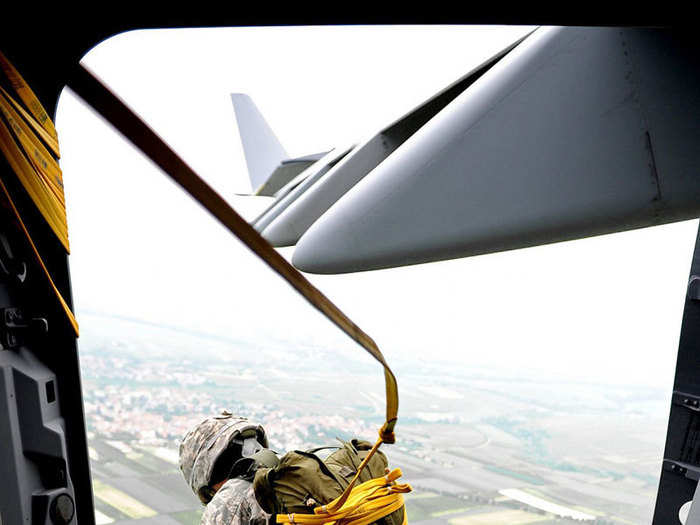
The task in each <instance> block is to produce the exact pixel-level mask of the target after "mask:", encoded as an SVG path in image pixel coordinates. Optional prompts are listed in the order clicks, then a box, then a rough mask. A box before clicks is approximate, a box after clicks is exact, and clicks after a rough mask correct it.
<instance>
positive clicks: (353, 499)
mask: <svg viewBox="0 0 700 525" xmlns="http://www.w3.org/2000/svg"><path fill="white" fill-rule="evenodd" d="M400 477H401V469H398V468H397V469H394V470H392V471H391V472H389V473H388V474H387V475H386V476H383V477H381V478H374V479H371V480H369V481H365V482H364V483H362V484H360V485H358V486H357V487H355V488H353V489H352V491H351V492H350V495H349V497H348V498H347V500H346V501H345V502H344V503H343V504H342V505H340V506H338V505H337V502H338V501H339V500H340V498H337V499H335V500H333V501H332V502H331V503H329V504H328V505H327V507H330V506H334V507H337V510H335V511H333V512H327V511H326V510H325V509H326V507H323V506H322V507H317V508H316V509H314V513H313V514H298V513H296V514H278V515H277V523H288V524H298V525H323V524H325V523H335V522H340V523H342V524H343V525H367V524H368V523H372V522H374V521H377V520H379V519H381V518H383V517H384V516H388V515H389V514H391V513H392V512H394V511H395V510H398V509H400V508H401V507H402V506H403V505H404V500H403V494H405V493H407V492H411V490H412V489H411V486H410V485H409V484H407V483H402V484H397V483H396V480H397V479H398V478H400ZM403 523H404V524H405V523H406V509H405V508H404V515H403Z"/></svg>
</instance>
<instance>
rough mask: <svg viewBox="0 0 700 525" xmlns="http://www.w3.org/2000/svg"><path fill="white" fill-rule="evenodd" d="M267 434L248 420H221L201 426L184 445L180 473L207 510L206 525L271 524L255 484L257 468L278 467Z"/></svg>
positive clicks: (223, 416) (228, 417)
mask: <svg viewBox="0 0 700 525" xmlns="http://www.w3.org/2000/svg"><path fill="white" fill-rule="evenodd" d="M267 447H268V441H267V436H266V435H265V429H263V427H262V426H260V425H255V424H253V423H251V422H250V421H248V420H247V419H246V418H241V417H234V416H232V414H231V413H230V412H227V411H224V412H222V413H221V415H218V416H215V417H210V418H207V419H205V420H204V421H202V422H200V423H199V424H198V425H197V426H196V427H194V428H193V429H192V430H190V431H189V432H188V433H187V435H185V437H184V439H183V440H182V443H181V444H180V470H181V471H182V474H183V475H184V476H185V481H187V483H188V484H189V486H190V488H191V489H192V491H193V492H194V493H195V494H196V495H197V497H198V498H199V500H200V501H201V502H202V504H204V505H206V509H205V510H204V514H203V515H202V522H201V523H202V525H224V524H226V525H229V524H234V525H266V523H267V520H268V517H269V515H268V514H267V513H265V511H263V510H262V509H261V508H260V505H258V502H257V501H256V499H255V494H254V492H253V484H252V483H251V479H252V475H253V474H254V472H255V468H256V467H257V466H261V465H262V466H267V467H274V466H275V465H276V464H277V462H278V461H279V460H278V459H277V456H276V455H275V454H274V452H272V451H270V450H268V449H267Z"/></svg>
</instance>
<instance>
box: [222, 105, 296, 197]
mask: <svg viewBox="0 0 700 525" xmlns="http://www.w3.org/2000/svg"><path fill="white" fill-rule="evenodd" d="M231 101H232V102H233V109H234V113H235V114H236V122H237V123H238V133H239V135H240V137H241V144H242V145H243V153H244V154H245V160H246V164H247V165H248V177H249V179H250V183H251V185H252V189H253V192H255V190H257V189H258V188H259V187H260V186H262V185H263V184H264V183H265V181H266V180H267V179H268V177H269V176H270V175H271V174H272V172H273V171H274V169H275V168H276V167H277V166H279V164H280V162H282V161H283V160H285V159H286V158H287V157H288V155H287V152H286V151H285V150H284V148H283V147H282V144H280V141H279V140H278V139H277V137H276V136H275V134H274V132H273V131H272V129H271V128H270V125H269V124H268V123H267V122H266V121H265V118H264V117H263V116H262V114H261V113H260V110H259V109H258V108H257V106H256V105H255V103H254V102H253V99H251V98H250V97H249V96H248V95H245V94H243V93H231Z"/></svg>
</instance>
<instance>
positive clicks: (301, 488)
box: [253, 439, 410, 525]
mask: <svg viewBox="0 0 700 525" xmlns="http://www.w3.org/2000/svg"><path fill="white" fill-rule="evenodd" d="M324 448H326V447H324ZM331 448H336V447H331ZM337 448H338V450H336V451H335V452H333V453H331V454H330V455H329V456H328V457H327V458H325V459H321V458H320V457H319V456H318V455H316V454H315V452H317V451H319V450H321V449H313V450H310V451H300V450H295V451H292V452H288V453H287V454H285V455H284V456H282V458H281V459H280V463H279V465H277V466H276V467H274V468H259V469H258V470H257V472H256V473H255V479H254V481H253V488H254V490H255V498H256V499H257V500H258V503H259V504H260V506H261V507H262V508H263V510H265V512H268V513H270V514H276V515H277V523H296V524H309V525H312V524H316V523H327V522H329V521H341V520H342V522H343V523H352V524H353V525H361V524H363V523H377V524H378V525H402V524H403V523H405V521H406V516H405V509H404V505H403V497H402V496H401V493H403V492H408V491H410V487H409V486H408V485H398V484H396V483H395V481H394V480H395V479H396V478H397V477H399V476H400V475H401V472H400V470H399V469H396V470H395V471H394V472H392V473H390V474H387V466H388V461H387V458H386V455H385V454H384V453H383V452H381V451H376V453H375V454H372V455H371V454H370V451H371V450H372V448H373V447H372V444H371V443H369V442H367V441H362V440H358V439H353V440H351V441H346V442H342V446H340V447H337ZM368 456H369V458H368ZM363 462H364V463H365V465H364V468H360V465H362V464H363ZM358 471H359V472H360V476H359V478H358V481H359V482H360V484H359V485H357V486H356V487H354V488H353V489H352V490H351V491H350V493H349V494H350V496H349V498H347V501H345V502H343V503H341V504H340V506H338V508H337V509H333V510H328V507H332V506H333V503H334V502H336V503H337V500H338V499H339V498H340V497H341V495H342V494H343V493H344V491H345V489H346V488H347V487H348V485H350V483H351V482H352V480H353V478H354V477H355V475H356V474H357V472H358Z"/></svg>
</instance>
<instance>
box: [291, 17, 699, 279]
mask: <svg viewBox="0 0 700 525" xmlns="http://www.w3.org/2000/svg"><path fill="white" fill-rule="evenodd" d="M680 47H681V43H680V42H678V41H676V40H674V39H673V38H671V37H669V35H668V34H667V33H666V32H664V31H660V30H642V29H629V28H628V29H615V28H540V29H538V30H537V31H536V32H535V33H533V34H532V35H531V36H530V37H528V38H527V39H526V40H525V41H524V42H523V43H522V44H520V45H519V46H518V47H516V48H515V49H514V50H513V51H512V52H510V53H509V54H508V55H506V56H505V57H504V58H503V59H502V60H501V61H499V62H498V63H497V64H495V65H494V66H493V67H492V68H491V69H490V70H489V71H487V72H486V73H485V74H484V75H483V76H482V77H481V78H479V79H478V80H477V81H476V82H474V83H473V84H472V85H471V86H469V87H468V88H467V89H466V90H465V91H464V92H463V93H462V94H460V95H459V96H458V97H457V98H456V99H455V100H454V101H452V102H451V103H450V104H449V105H448V106H447V107H446V108H445V109H444V110H442V111H441V112H440V113H439V114H438V115H436V116H435V117H434V118H433V119H431V120H430V122H428V123H427V124H426V125H425V126H424V127H422V128H421V129H420V130H419V131H418V132H417V133H416V134H415V135H413V136H412V137H410V138H409V139H408V140H407V141H406V142H405V143H403V144H402V145H401V146H400V147H399V148H398V149H397V150H396V151H395V152H394V153H393V154H392V155H390V156H389V157H388V158H387V159H385V160H384V161H383V162H382V163H381V164H379V165H378V166H377V167H376V168H375V169H374V170H372V172H371V173H370V174H369V175H368V176H366V177H365V178H364V179H363V180H362V181H361V182H360V183H359V184H357V185H356V186H355V187H353V188H352V190H350V191H349V192H348V193H346V194H345V195H344V196H343V197H342V198H340V199H339V200H338V201H337V202H336V203H335V204H334V205H333V206H332V207H330V209H328V211H327V212H326V213H325V214H324V215H323V216H322V217H321V218H320V219H318V220H317V221H316V222H315V223H314V224H313V226H311V227H310V228H309V229H308V231H307V232H306V233H305V234H304V235H303V236H302V237H301V239H300V240H299V242H298V244H297V247H296V250H295V253H294V256H293V262H294V264H295V265H296V266H297V267H298V268H300V269H302V270H304V271H308V272H317V273H337V272H352V271H362V270H370V269H377V268H387V267H392V266H401V265H406V264H415V263H421V262H429V261H436V260H442V259H450V258H456V257H464V256H469V255H477V254H483V253H489V252H496V251H502V250H508V249H514V248H520V247H525V246H532V245H537V244H543V243H549V242H556V241H561V240H566V239H574V238H580V237H586V236H591V235H598V234H603V233H609V232H614V231H621V230H628V229H632V228H640V227H645V226H651V225H656V224H661V223H664V222H670V221H675V220H682V219H687V218H692V217H696V216H698V215H699V214H700V199H699V197H700V178H698V177H697V175H696V174H695V172H696V170H697V166H698V165H700V148H698V147H697V144H698V143H700V119H698V115H697V108H698V107H700V104H698V102H699V100H698V93H700V89H699V88H700V74H699V73H698V72H699V71H700V69H699V68H698V67H697V66H698V59H697V58H696V55H695V54H692V53H690V52H679V48H680ZM669 56H670V57H672V58H671V59H668V57H669Z"/></svg>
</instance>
